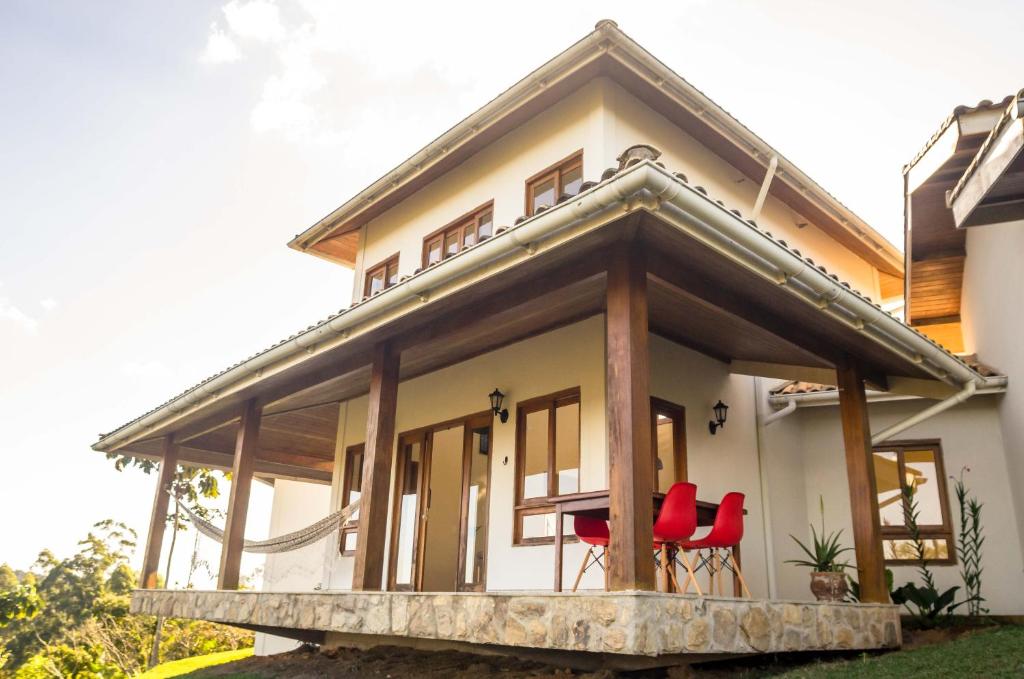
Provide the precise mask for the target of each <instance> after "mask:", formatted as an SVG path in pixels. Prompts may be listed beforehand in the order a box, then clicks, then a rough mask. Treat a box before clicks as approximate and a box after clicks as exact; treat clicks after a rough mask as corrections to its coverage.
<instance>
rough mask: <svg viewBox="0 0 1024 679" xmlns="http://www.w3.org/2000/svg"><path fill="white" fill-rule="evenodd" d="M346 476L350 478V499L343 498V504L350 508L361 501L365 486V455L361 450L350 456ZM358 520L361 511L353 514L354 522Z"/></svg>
mask: <svg viewBox="0 0 1024 679" xmlns="http://www.w3.org/2000/svg"><path fill="white" fill-rule="evenodd" d="M345 476H346V477H347V478H348V497H345V498H342V503H343V505H344V506H348V505H350V504H352V503H353V502H355V501H356V500H358V499H359V494H360V491H361V489H362V485H363V453H362V451H361V450H360V451H353V452H352V453H350V454H349V456H348V468H347V469H346V470H345ZM358 518H359V510H358V509H357V510H356V511H354V512H353V513H352V520H353V521H355V520H357V519H358Z"/></svg>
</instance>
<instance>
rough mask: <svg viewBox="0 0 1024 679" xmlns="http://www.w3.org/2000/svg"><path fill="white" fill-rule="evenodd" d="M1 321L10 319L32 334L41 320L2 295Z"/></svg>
mask: <svg viewBox="0 0 1024 679" xmlns="http://www.w3.org/2000/svg"><path fill="white" fill-rule="evenodd" d="M0 321H9V322H11V323H13V324H14V325H15V326H17V327H18V328H21V329H22V330H24V331H25V332H27V333H28V334H30V335H34V334H35V333H36V331H37V330H38V329H39V322H38V321H37V320H36V319H34V318H32V317H31V316H29V315H28V314H26V313H25V312H24V311H22V310H21V309H19V308H18V307H16V306H14V305H13V304H11V302H10V300H8V299H7V298H6V297H2V296H0Z"/></svg>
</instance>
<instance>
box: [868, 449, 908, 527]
mask: <svg viewBox="0 0 1024 679" xmlns="http://www.w3.org/2000/svg"><path fill="white" fill-rule="evenodd" d="M872 457H873V459H874V462H875V487H876V488H877V490H878V518H879V520H880V521H881V523H882V525H883V526H903V525H905V523H906V521H905V517H904V515H903V491H902V490H901V487H900V468H899V463H898V461H897V457H896V452H895V451H880V452H875V454H874V455H873V456H872Z"/></svg>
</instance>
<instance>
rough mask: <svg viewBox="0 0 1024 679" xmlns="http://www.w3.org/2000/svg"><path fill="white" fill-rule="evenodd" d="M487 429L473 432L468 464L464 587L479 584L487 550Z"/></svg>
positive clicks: (488, 434)
mask: <svg viewBox="0 0 1024 679" xmlns="http://www.w3.org/2000/svg"><path fill="white" fill-rule="evenodd" d="M490 431H491V430H490V429H489V428H484V429H475V430H473V441H472V448H471V449H470V460H469V502H468V507H469V511H468V516H467V517H466V526H467V528H466V563H464V564H463V569H462V570H463V572H464V573H465V579H464V583H465V584H467V585H472V584H476V583H478V582H481V581H482V580H483V575H484V573H483V568H484V558H485V554H486V552H485V550H486V547H487V456H488V455H489V454H490Z"/></svg>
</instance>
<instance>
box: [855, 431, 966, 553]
mask: <svg viewBox="0 0 1024 679" xmlns="http://www.w3.org/2000/svg"><path fill="white" fill-rule="evenodd" d="M925 449H930V450H931V451H932V456H933V457H934V458H935V476H936V481H935V483H936V488H937V490H938V494H939V511H940V512H941V514H942V524H941V525H928V526H918V529H919V530H920V533H921V538H922V539H923V540H945V541H946V553H947V558H945V559H928V563H929V564H935V565H940V566H952V565H955V564H956V541H955V538H954V535H953V521H952V518H951V514H950V509H949V491H948V488H947V486H946V467H945V463H944V461H943V459H942V458H943V455H942V441H941V439H912V440H904V441H886V442H884V443H880V444H878V445H877V446H873V447H872V449H871V464H872V465H874V463H875V460H874V455H875V453H889V452H893V453H896V464H897V465H898V471H897V473H898V474H899V478H900V483H902V482H903V480H904V479H905V478H906V471H905V459H904V455H905V452H906V451H907V450H925ZM872 478H874V474H872ZM874 483H875V487H874V488H872V495H871V497H872V498H873V499H872V502H873V503H874V505H875V513H878V511H879V509H878V487H877V481H874ZM903 501H904V502H905V500H903ZM904 508H906V505H904ZM904 510H905V509H904ZM880 534H881V538H882V554H883V555H884V554H885V541H886V540H910V539H911V537H910V532H909V530H908V529H907V528H906V527H904V526H881V527H880ZM915 563H916V560H914V559H889V558H886V559H885V564H886V565H887V566H913V565H914V564H915Z"/></svg>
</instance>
